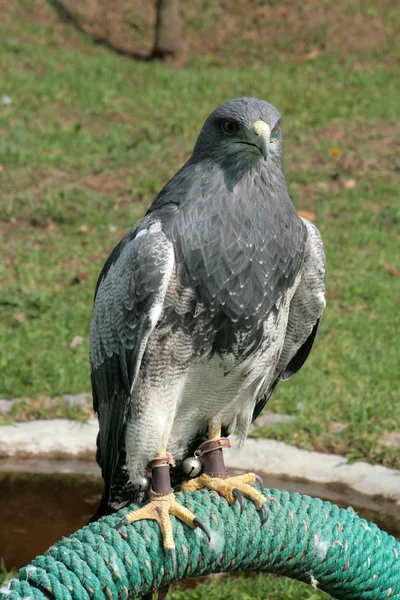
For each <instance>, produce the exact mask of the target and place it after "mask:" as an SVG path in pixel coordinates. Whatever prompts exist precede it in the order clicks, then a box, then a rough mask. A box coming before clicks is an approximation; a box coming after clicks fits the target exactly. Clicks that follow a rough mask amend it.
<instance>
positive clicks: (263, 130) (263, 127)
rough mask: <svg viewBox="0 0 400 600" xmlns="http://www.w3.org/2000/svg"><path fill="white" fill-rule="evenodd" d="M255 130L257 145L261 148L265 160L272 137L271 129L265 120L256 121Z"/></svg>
mask: <svg viewBox="0 0 400 600" xmlns="http://www.w3.org/2000/svg"><path fill="white" fill-rule="evenodd" d="M253 132H254V133H255V134H256V136H257V139H256V142H255V143H256V145H257V146H258V148H260V150H261V154H262V155H263V157H264V160H267V156H268V152H269V141H270V138H271V129H270V127H269V125H268V123H266V122H265V121H256V122H255V123H254V125H253Z"/></svg>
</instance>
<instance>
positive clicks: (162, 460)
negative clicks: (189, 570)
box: [122, 448, 210, 564]
mask: <svg viewBox="0 0 400 600" xmlns="http://www.w3.org/2000/svg"><path fill="white" fill-rule="evenodd" d="M174 464H175V463H174V460H173V457H172V455H171V454H169V453H168V452H167V451H166V449H165V448H163V449H162V450H160V451H159V452H158V453H157V456H156V458H155V459H154V460H153V461H152V462H151V463H150V467H151V470H152V475H153V478H152V486H151V490H150V492H149V499H150V502H149V503H148V504H145V505H144V506H142V507H141V508H139V509H137V510H133V511H131V512H129V513H128V514H127V515H126V516H125V518H124V521H123V523H122V525H129V524H130V523H134V522H135V521H141V520H143V519H151V520H155V521H157V523H158V524H159V525H160V529H161V533H162V536H163V542H164V549H165V550H166V551H167V552H168V553H169V554H170V556H171V558H172V561H173V563H174V564H175V562H176V555H175V543H174V538H173V534H172V523H171V518H170V515H174V516H175V517H177V518H178V519H180V520H181V521H183V522H184V523H186V525H188V526H189V527H191V528H192V529H195V528H196V527H200V529H202V530H203V531H204V533H205V534H206V535H207V537H208V538H209V539H210V532H209V531H208V528H207V527H206V525H204V524H203V523H202V522H201V521H200V519H198V518H197V517H196V515H194V514H193V513H192V512H190V510H188V509H187V508H185V507H184V506H182V504H179V502H177V501H176V500H175V495H174V492H173V489H172V487H171V479H170V473H169V468H170V466H173V465H174Z"/></svg>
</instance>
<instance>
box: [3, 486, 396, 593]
mask: <svg viewBox="0 0 400 600" xmlns="http://www.w3.org/2000/svg"><path fill="white" fill-rule="evenodd" d="M263 493H264V495H265V497H266V498H267V501H268V506H269V511H270V516H269V519H268V520H267V521H266V522H265V523H264V524H262V522H261V519H260V515H259V513H258V512H257V510H256V508H255V506H254V504H253V503H252V502H250V501H245V505H244V510H243V512H242V513H241V512H240V507H239V505H238V504H237V503H236V504H234V505H232V506H230V505H229V504H228V503H227V502H226V501H225V500H224V499H223V498H222V497H221V496H219V495H218V494H217V493H215V492H209V491H207V490H202V491H199V492H194V493H186V494H182V493H180V494H177V499H178V501H179V502H181V503H182V504H184V505H185V506H186V507H187V508H189V509H190V510H192V511H193V512H194V513H195V514H196V515H197V516H198V517H199V518H200V519H202V520H203V521H204V522H205V523H206V524H208V525H209V527H210V529H211V532H212V537H211V543H210V544H208V541H207V538H206V537H205V535H204V534H203V532H202V531H200V530H199V529H196V530H193V529H190V528H189V527H187V526H186V525H184V524H183V523H181V522H180V521H178V520H177V519H175V518H174V517H173V518H172V520H173V531H174V539H175V544H176V554H177V568H176V570H174V569H173V564H172V561H171V559H170V558H169V557H168V556H167V555H166V554H165V553H164V550H163V548H162V539H161V533H160V530H159V527H158V525H157V523H155V522H152V521H139V522H137V523H134V524H133V525H129V526H127V527H123V528H122V530H121V531H117V529H116V524H117V523H118V522H120V520H121V516H122V514H126V513H127V512H128V511H129V510H132V508H135V505H132V506H130V507H129V508H126V509H124V510H123V511H120V512H119V513H118V514H117V515H111V516H109V517H105V518H103V519H101V520H100V521H99V522H97V523H91V524H90V525H89V526H87V527H84V528H83V529H80V530H79V531H77V532H76V533H74V534H73V535H72V536H71V537H69V538H63V539H62V540H61V541H60V542H58V543H57V544H55V545H54V546H52V547H50V548H49V550H48V551H47V552H46V553H45V554H44V555H43V556H39V557H37V558H36V559H35V560H34V561H33V562H32V563H31V564H30V565H28V566H26V567H24V568H22V569H21V571H20V573H19V575H18V577H17V578H15V579H12V580H11V581H9V582H8V584H7V585H6V586H4V587H3V588H2V590H1V591H0V600H20V599H21V598H23V599H24V600H28V598H29V599H30V600H45V599H48V598H51V599H54V600H92V599H93V600H126V599H128V598H135V597H137V596H141V595H143V594H146V593H147V592H149V591H150V590H151V589H154V588H158V587H162V586H165V585H166V584H168V583H170V582H172V581H178V580H181V579H185V578H186V577H191V576H199V575H205V574H209V573H218V572H229V571H237V570H251V571H268V572H270V573H277V574H281V575H286V576H288V577H292V578H294V579H298V580H301V581H305V582H308V583H311V584H312V585H314V587H319V588H320V589H322V590H324V591H326V592H328V593H330V594H331V595H332V596H333V597H334V598H337V599H338V600H341V599H346V600H351V599H353V600H364V599H371V600H384V599H387V598H391V599H393V600H400V560H399V555H400V542H397V541H396V540H395V538H394V537H393V536H390V535H388V534H387V533H385V532H384V531H381V530H380V529H379V528H378V527H377V526H376V525H374V524H373V523H368V522H367V521H365V520H364V519H360V518H359V517H358V516H357V515H356V514H355V513H354V511H353V510H352V509H347V510H344V509H340V508H338V507H337V506H335V505H333V504H331V503H330V502H323V501H322V500H319V499H314V498H310V497H309V496H302V495H300V494H289V493H288V492H286V491H281V490H268V489H264V490H263ZM136 506H137V505H136Z"/></svg>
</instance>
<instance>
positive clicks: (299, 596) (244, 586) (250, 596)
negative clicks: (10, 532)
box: [0, 561, 330, 600]
mask: <svg viewBox="0 0 400 600" xmlns="http://www.w3.org/2000/svg"><path fill="white" fill-rule="evenodd" d="M15 576H16V571H11V572H7V571H6V568H5V565H4V563H3V561H0V586H2V585H3V584H4V583H5V582H6V581H7V580H8V579H10V578H11V577H15ZM232 598H235V599H236V600H276V598H280V600H329V598H330V596H328V594H325V593H324V592H321V591H319V590H315V589H313V588H312V587H311V586H310V585H307V584H305V583H301V582H299V581H293V580H292V579H287V578H286V577H279V578H278V577H274V576H273V575H257V574H254V575H250V576H249V577H246V578H245V577H227V578H224V579H222V580H221V579H216V580H214V581H211V582H210V583H200V584H198V585H197V586H196V587H195V588H194V589H188V588H186V587H179V586H177V587H175V588H174V589H173V591H171V592H170V593H169V594H168V596H167V599H168V600H231V599H232Z"/></svg>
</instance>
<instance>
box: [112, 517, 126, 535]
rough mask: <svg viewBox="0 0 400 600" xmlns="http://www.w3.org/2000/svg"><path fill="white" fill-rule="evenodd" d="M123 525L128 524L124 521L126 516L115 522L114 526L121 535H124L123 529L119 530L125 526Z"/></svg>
mask: <svg viewBox="0 0 400 600" xmlns="http://www.w3.org/2000/svg"><path fill="white" fill-rule="evenodd" d="M125 525H128V523H127V521H126V517H121V519H120V520H119V521H117V522H116V524H115V527H116V529H117V531H118V533H120V534H121V535H125V534H124V532H123V531H120V530H121V529H122V527H125Z"/></svg>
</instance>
